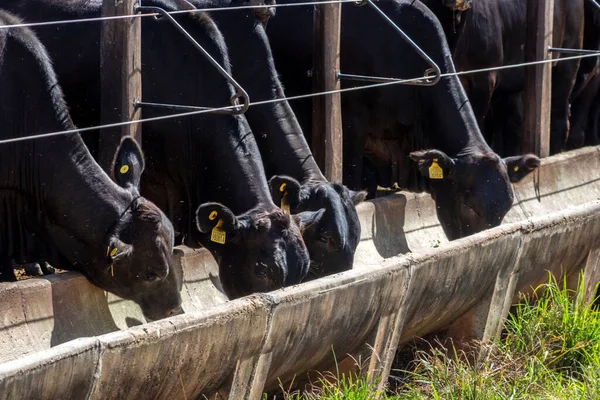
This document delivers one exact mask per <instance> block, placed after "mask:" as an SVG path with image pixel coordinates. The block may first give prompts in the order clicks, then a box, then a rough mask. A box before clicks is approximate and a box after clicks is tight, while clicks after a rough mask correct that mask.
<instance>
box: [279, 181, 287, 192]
mask: <svg viewBox="0 0 600 400" xmlns="http://www.w3.org/2000/svg"><path fill="white" fill-rule="evenodd" d="M286 187H287V183H285V182H283V183H282V184H281V186H279V191H280V192H281V193H283V191H284V190H285V188H286Z"/></svg>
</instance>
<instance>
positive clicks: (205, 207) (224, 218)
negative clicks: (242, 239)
mask: <svg viewBox="0 0 600 400" xmlns="http://www.w3.org/2000/svg"><path fill="white" fill-rule="evenodd" d="M196 227H197V228H198V230H199V231H200V232H201V233H208V232H211V236H210V240H211V242H215V243H219V244H225V243H226V241H227V234H229V233H232V232H235V231H236V230H237V229H238V228H239V221H238V219H237V217H236V216H235V215H234V214H233V212H232V211H231V210H230V209H229V208H227V207H225V206H224V205H223V204H219V203H204V204H202V205H201V206H200V207H198V209H197V210H196Z"/></svg>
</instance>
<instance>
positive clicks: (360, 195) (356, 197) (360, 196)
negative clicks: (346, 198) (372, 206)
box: [350, 190, 367, 206]
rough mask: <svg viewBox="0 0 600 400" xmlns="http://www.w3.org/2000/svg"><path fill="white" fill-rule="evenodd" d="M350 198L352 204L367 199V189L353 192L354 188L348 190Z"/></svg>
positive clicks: (357, 203)
mask: <svg viewBox="0 0 600 400" xmlns="http://www.w3.org/2000/svg"><path fill="white" fill-rule="evenodd" d="M350 198H351V199H352V202H353V203H354V205H355V206H357V205H359V204H360V203H362V202H363V201H365V200H366V199H367V191H366V190H361V191H360V192H355V191H354V190H350Z"/></svg>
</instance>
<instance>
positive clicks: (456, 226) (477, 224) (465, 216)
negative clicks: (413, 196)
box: [438, 205, 497, 240]
mask: <svg viewBox="0 0 600 400" xmlns="http://www.w3.org/2000/svg"><path fill="white" fill-rule="evenodd" d="M438 219H439V220H440V223H441V224H442V229H443V230H444V233H445V234H446V237H447V238H448V240H456V239H461V238H464V237H466V236H470V235H474V234H475V233H478V232H481V231H483V230H485V229H489V228H492V227H493V226H496V225H497V224H494V223H491V222H489V221H488V220H487V219H486V218H483V217H481V216H480V215H479V214H477V213H476V212H475V211H474V210H472V209H471V208H469V207H467V206H464V205H463V206H462V207H461V209H460V210H459V211H456V212H450V210H440V209H439V208H438Z"/></svg>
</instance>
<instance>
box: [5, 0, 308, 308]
mask: <svg viewBox="0 0 600 400" xmlns="http://www.w3.org/2000/svg"><path fill="white" fill-rule="evenodd" d="M9 2H10V1H9ZM101 3H102V2H101V1H99V0H95V1H85V0H79V1H72V0H58V1H53V0H28V1H16V0H15V1H12V4H13V7H14V8H15V9H16V10H18V11H19V12H20V13H21V14H23V15H26V16H27V18H28V20H31V21H42V20H53V19H74V18H83V17H98V16H100V12H101ZM177 3H178V4H176V2H173V1H167V0H149V1H145V2H144V3H143V4H144V5H148V6H158V7H162V8H164V9H166V10H168V11H175V10H179V9H180V6H185V2H182V1H178V2H177ZM176 19H177V20H178V22H179V23H180V24H182V26H183V27H184V28H185V29H186V30H187V31H188V32H190V34H191V35H192V36H193V37H194V38H195V39H196V40H197V41H198V42H199V43H200V44H201V45H202V46H203V47H204V48H205V49H206V50H207V51H208V52H209V53H210V54H211V55H212V56H213V57H215V59H216V60H217V61H218V62H219V63H220V64H221V65H224V66H228V64H229V60H228V54H227V49H226V46H225V43H224V40H223V38H222V35H221V33H220V31H219V30H218V29H217V27H216V25H215V24H214V22H213V21H212V19H211V18H210V17H209V16H208V15H206V14H204V13H196V14H193V15H192V14H185V15H178V16H177V17H176ZM38 32H39V36H40V38H41V40H42V42H43V43H44V44H45V45H46V47H47V48H48V49H49V51H50V52H51V53H52V54H55V55H56V57H55V58H56V60H57V61H56V70H57V74H58V76H59V79H60V83H61V85H62V86H63V88H64V90H65V93H66V97H67V100H68V101H69V104H79V105H82V107H79V108H77V107H74V108H73V112H72V114H73V118H74V119H75V122H77V123H78V124H79V125H82V126H83V125H85V126H93V125H97V124H99V122H100V121H99V116H100V115H99V109H100V93H99V82H100V69H99V66H100V63H99V54H100V53H99V51H100V49H99V46H98V43H99V38H100V24H99V23H85V24H70V25H64V26H59V27H54V26H53V27H40V28H38ZM75 71H76V72H75ZM142 84H143V96H144V100H145V101H148V102H153V103H171V104H184V105H198V106H207V107H220V106H227V105H229V104H230V99H231V98H232V97H233V95H234V92H233V89H232V87H231V86H230V85H229V84H228V82H227V81H226V80H225V79H224V78H223V77H221V76H220V75H219V74H218V73H217V71H216V69H215V68H214V67H213V66H212V65H210V64H209V63H208V61H207V60H206V59H205V58H204V57H203V56H202V55H201V53H199V51H198V50H197V49H196V48H195V47H194V46H193V45H192V44H191V43H189V42H188V41H187V40H186V39H185V38H184V37H183V36H182V35H181V34H180V33H179V32H178V31H177V30H176V29H175V28H174V27H173V26H172V25H171V24H170V23H169V22H168V21H167V20H166V19H164V18H162V19H159V20H156V19H154V18H143V20H142ZM143 114H144V117H145V118H148V117H154V116H158V115H163V114H164V111H161V110H154V109H145V110H144V112H143ZM142 130H143V147H144V151H145V154H146V160H147V171H146V173H145V174H144V176H143V179H142V193H144V195H146V196H147V197H148V198H150V199H151V200H153V201H155V202H156V204H157V205H158V206H159V207H161V209H163V210H165V212H166V213H167V215H169V217H171V219H172V220H173V223H174V225H175V229H176V231H177V232H178V233H180V234H181V236H183V237H184V241H185V243H186V244H188V245H191V246H198V244H202V245H203V246H205V247H206V248H207V249H208V250H209V251H210V252H211V253H212V254H213V256H214V257H215V259H216V260H217V262H218V264H219V273H220V279H221V282H222V284H223V287H224V289H225V292H226V294H227V295H228V296H229V297H230V298H236V297H240V296H243V295H247V294H250V293H252V292H258V291H267V290H272V289H276V288H279V287H282V286H286V285H291V284H295V283H299V282H300V281H301V280H302V279H303V278H304V277H305V276H306V274H307V271H308V266H309V256H308V251H307V249H306V246H305V245H304V242H303V240H302V236H301V232H300V229H299V227H298V225H297V223H296V222H295V220H294V219H292V218H291V217H290V215H288V214H286V213H285V212H284V211H282V210H281V209H279V208H278V207H277V206H276V205H275V204H274V203H273V200H272V199H271V196H270V193H269V188H268V183H267V180H266V177H265V173H264V169H263V166H262V160H261V158H260V153H259V150H258V148H257V146H256V141H255V140H254V137H253V135H252V131H251V130H250V128H249V126H248V123H247V121H246V119H245V118H244V117H243V116H231V115H214V114H213V115H207V114H204V115H196V116H189V117H186V118H176V119H170V120H162V121H155V122H151V123H144V125H143V128H142ZM90 143H91V142H90ZM91 147H92V148H93V147H94V143H91ZM202 203H206V204H202ZM200 204H202V205H201V206H200V207H199V208H198V206H199V205H200Z"/></svg>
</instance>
